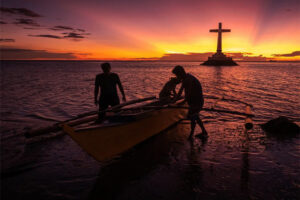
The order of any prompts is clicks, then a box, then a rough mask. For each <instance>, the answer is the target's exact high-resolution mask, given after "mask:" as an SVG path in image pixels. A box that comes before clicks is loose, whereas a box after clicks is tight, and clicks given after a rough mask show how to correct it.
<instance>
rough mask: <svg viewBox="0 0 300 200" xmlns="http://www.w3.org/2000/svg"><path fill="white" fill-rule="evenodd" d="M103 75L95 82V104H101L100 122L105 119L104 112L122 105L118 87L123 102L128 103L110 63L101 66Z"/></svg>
mask: <svg viewBox="0 0 300 200" xmlns="http://www.w3.org/2000/svg"><path fill="white" fill-rule="evenodd" d="M101 68H102V70H103V73H101V74H98V75H97V76H96V80H95V104H96V105H97V104H99V120H98V121H99V122H101V121H102V120H103V119H104V117H105V112H104V110H105V109H107V108H108V106H115V105H118V104H120V100H119V96H118V92H117V85H118V87H119V89H120V91H121V93H122V96H123V98H122V99H123V101H126V97H125V93H124V90H123V87H122V84H121V81H120V78H119V76H118V74H116V73H111V72H110V70H111V67H110V64H109V63H103V64H101ZM99 87H100V98H99V101H98V93H99Z"/></svg>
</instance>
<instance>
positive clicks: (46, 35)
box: [28, 34, 62, 39]
mask: <svg viewBox="0 0 300 200" xmlns="http://www.w3.org/2000/svg"><path fill="white" fill-rule="evenodd" d="M28 36H30V37H45V38H54V39H62V37H60V36H57V35H49V34H45V35H28Z"/></svg>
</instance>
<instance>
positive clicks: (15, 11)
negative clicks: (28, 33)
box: [0, 7, 42, 17]
mask: <svg viewBox="0 0 300 200" xmlns="http://www.w3.org/2000/svg"><path fill="white" fill-rule="evenodd" d="M0 11H1V12H2V13H9V14H15V15H22V16H26V17H42V16H41V15H40V14H38V13H36V12H33V11H31V10H28V9H27V8H5V7H0Z"/></svg>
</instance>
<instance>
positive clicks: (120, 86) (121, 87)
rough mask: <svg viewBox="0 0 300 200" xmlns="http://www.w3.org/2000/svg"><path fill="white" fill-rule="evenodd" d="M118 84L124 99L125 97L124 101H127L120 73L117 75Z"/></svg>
mask: <svg viewBox="0 0 300 200" xmlns="http://www.w3.org/2000/svg"><path fill="white" fill-rule="evenodd" d="M117 84H118V87H119V89H120V92H121V93H122V99H123V101H126V97H125V92H124V89H123V86H122V83H121V81H120V78H119V76H118V75H117Z"/></svg>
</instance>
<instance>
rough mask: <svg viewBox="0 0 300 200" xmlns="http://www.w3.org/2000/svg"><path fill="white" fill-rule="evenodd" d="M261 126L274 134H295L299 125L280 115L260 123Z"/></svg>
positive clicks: (298, 129)
mask: <svg viewBox="0 0 300 200" xmlns="http://www.w3.org/2000/svg"><path fill="white" fill-rule="evenodd" d="M261 128H262V129H263V130H264V131H266V132H267V133H271V134H276V135H295V134H299V133H300V127H299V126H298V125H297V124H295V123H294V122H292V121H291V120H289V119H288V118H286V117H282V116H281V117H278V118H276V119H272V120H270V121H268V122H267V123H265V124H262V125H261Z"/></svg>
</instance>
